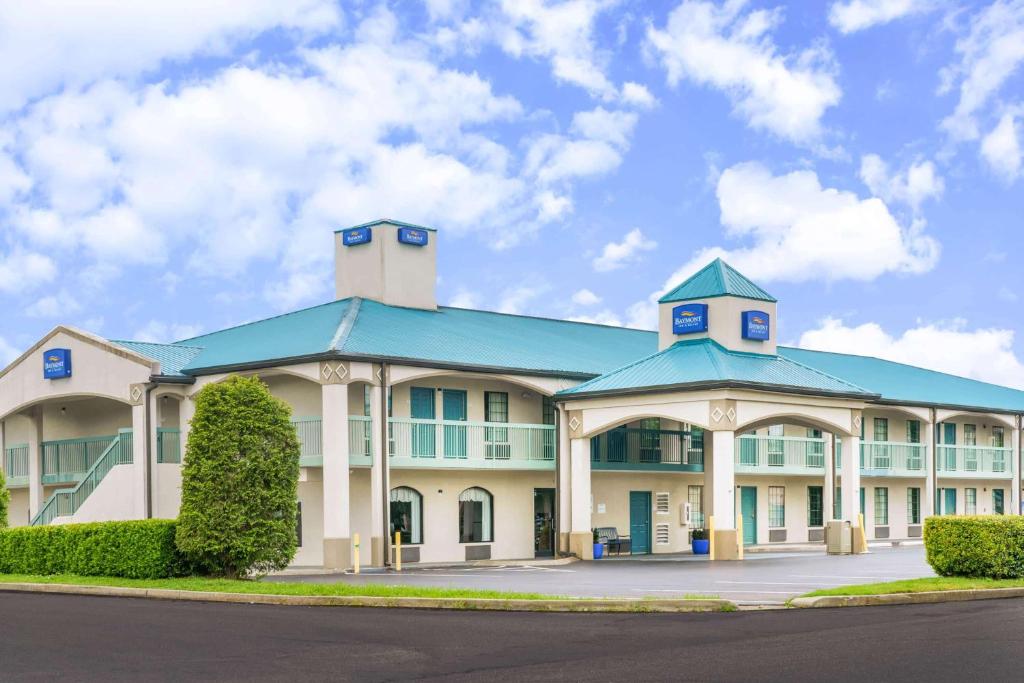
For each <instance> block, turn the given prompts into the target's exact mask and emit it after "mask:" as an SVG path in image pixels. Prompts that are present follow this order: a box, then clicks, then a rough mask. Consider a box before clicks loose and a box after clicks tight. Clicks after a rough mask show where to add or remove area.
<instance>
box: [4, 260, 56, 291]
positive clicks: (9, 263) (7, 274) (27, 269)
mask: <svg viewBox="0 0 1024 683" xmlns="http://www.w3.org/2000/svg"><path fill="white" fill-rule="evenodd" d="M55 277H57V264H55V263H54V262H53V260H52V259H51V258H50V257H48V256H44V255H42V254H39V253H36V252H31V251H25V250H22V249H14V250H13V251H10V252H8V253H7V254H6V255H5V254H2V253H0V292H7V293H15V294H16V293H19V292H25V291H29V290H32V289H35V288H36V287H38V286H39V285H42V284H45V283H47V282H51V281H53V279H54V278H55Z"/></svg>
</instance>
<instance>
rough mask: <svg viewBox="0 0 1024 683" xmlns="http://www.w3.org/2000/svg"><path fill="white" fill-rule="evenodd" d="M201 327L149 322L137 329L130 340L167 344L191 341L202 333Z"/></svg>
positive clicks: (157, 321) (156, 321)
mask: <svg viewBox="0 0 1024 683" xmlns="http://www.w3.org/2000/svg"><path fill="white" fill-rule="evenodd" d="M202 331H203V328H202V326H201V325H191V324H182V323H170V324H168V323H165V322H161V321H159V320H150V321H149V322H148V323H146V325H145V326H143V327H141V328H139V329H138V330H136V331H135V334H134V335H132V339H133V340H135V341H141V342H153V343H157V344H167V343H170V342H174V341H179V340H181V339H191V338H192V337H195V336H198V335H199V334H200V333H202Z"/></svg>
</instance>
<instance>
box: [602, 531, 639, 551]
mask: <svg viewBox="0 0 1024 683" xmlns="http://www.w3.org/2000/svg"><path fill="white" fill-rule="evenodd" d="M597 542H598V543H603V544H604V545H605V546H606V547H607V548H608V553H609V554H611V552H612V550H614V551H615V554H616V555H621V554H622V551H623V550H625V551H626V553H627V554H629V553H630V552H631V551H632V549H633V543H632V541H630V539H629V537H628V536H626V537H622V536H619V530H618V529H616V528H615V527H613V526H603V527H598V528H597Z"/></svg>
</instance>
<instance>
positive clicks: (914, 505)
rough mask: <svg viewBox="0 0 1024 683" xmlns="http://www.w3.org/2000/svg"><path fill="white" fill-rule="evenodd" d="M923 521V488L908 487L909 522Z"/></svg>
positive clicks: (918, 522)
mask: <svg viewBox="0 0 1024 683" xmlns="http://www.w3.org/2000/svg"><path fill="white" fill-rule="evenodd" d="M920 523H921V489H919V488H917V487H913V488H909V489H907V524H920Z"/></svg>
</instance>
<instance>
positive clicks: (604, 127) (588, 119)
mask: <svg viewBox="0 0 1024 683" xmlns="http://www.w3.org/2000/svg"><path fill="white" fill-rule="evenodd" d="M636 119H637V116H636V114H634V113H632V112H624V111H608V110H607V109H605V108H604V107H597V108H596V109H592V110H591V111H581V112H577V113H576V114H575V115H574V116H573V118H572V131H573V132H575V133H578V134H579V135H581V136H582V137H584V138H588V139H590V140H599V141H602V142H607V143H609V144H611V145H612V146H614V147H618V148H620V149H625V148H627V147H629V138H630V135H632V133H633V128H634V127H635V126H636Z"/></svg>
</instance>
